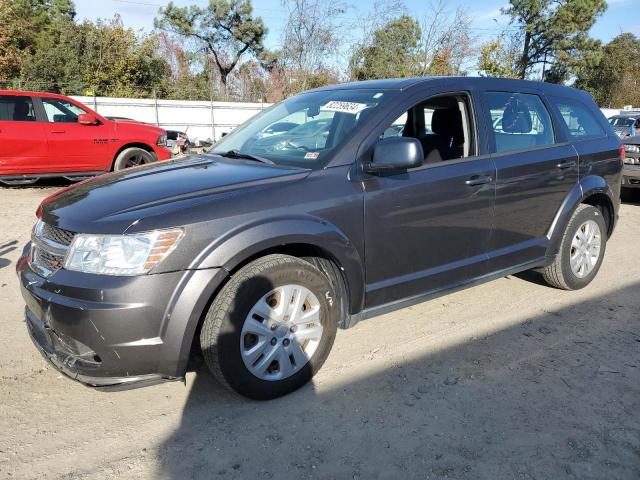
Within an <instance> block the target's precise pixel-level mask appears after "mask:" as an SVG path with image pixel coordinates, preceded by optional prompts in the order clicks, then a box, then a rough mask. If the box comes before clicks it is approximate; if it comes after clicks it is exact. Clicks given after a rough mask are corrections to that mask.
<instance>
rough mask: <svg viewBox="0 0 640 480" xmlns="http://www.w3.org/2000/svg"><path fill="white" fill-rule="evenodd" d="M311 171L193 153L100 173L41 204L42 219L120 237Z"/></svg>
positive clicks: (80, 230)
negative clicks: (135, 226) (179, 211)
mask: <svg viewBox="0 0 640 480" xmlns="http://www.w3.org/2000/svg"><path fill="white" fill-rule="evenodd" d="M309 172H310V170H306V169H301V168H295V167H279V166H274V165H267V164H262V163H258V162H253V161H250V160H231V159H226V158H222V157H219V156H217V155H196V156H190V157H183V158H180V159H177V160H171V161H168V162H161V163H153V164H150V165H144V166H142V167H136V168H130V169H127V170H123V171H121V172H116V173H111V174H106V175H101V176H99V177H95V178H92V179H90V180H86V181H84V182H81V183H78V184H76V185H73V186H71V187H67V188H64V189H62V190H59V191H58V192H56V193H54V194H53V195H51V196H50V197H47V198H45V199H44V200H43V202H42V204H41V205H40V207H39V213H40V215H41V216H42V219H43V220H44V221H45V222H46V223H49V224H51V225H56V226H58V227H60V228H64V229H66V230H71V231H74V232H83V233H122V232H123V231H124V230H126V228H128V227H129V226H130V225H131V224H132V222H134V221H136V220H139V219H141V218H144V217H145V216H146V215H149V214H151V212H153V213H154V214H157V212H158V210H159V209H164V210H171V208H172V206H176V205H180V208H188V207H189V205H196V204H200V203H202V202H210V201H212V200H214V199H215V198H216V197H217V196H220V195H226V194H229V193H231V192H233V193H237V192H238V191H241V190H244V189H255V188H267V187H271V186H273V185H274V184H278V183H280V182H285V181H287V182H288V181H293V180H296V179H300V178H304V177H306V176H307V175H308V174H309Z"/></svg>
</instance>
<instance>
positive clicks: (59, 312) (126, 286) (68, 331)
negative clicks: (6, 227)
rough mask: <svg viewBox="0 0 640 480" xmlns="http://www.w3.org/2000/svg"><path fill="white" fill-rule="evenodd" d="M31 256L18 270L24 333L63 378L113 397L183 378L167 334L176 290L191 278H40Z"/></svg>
mask: <svg viewBox="0 0 640 480" xmlns="http://www.w3.org/2000/svg"><path fill="white" fill-rule="evenodd" d="M28 252H29V247H27V248H26V249H25V252H24V255H23V258H22V259H21V260H20V261H19V262H18V264H17V271H18V276H19V278H20V284H21V291H22V296H23V297H24V300H25V303H26V307H25V319H26V323H27V328H28V330H29V334H30V336H31V339H32V340H33V342H34V344H35V345H36V347H37V348H38V350H39V351H40V352H41V353H42V355H43V356H44V357H45V358H46V359H47V361H49V362H50V364H51V365H53V366H54V367H55V368H56V369H57V370H58V371H60V372H61V373H63V374H64V375H66V376H68V377H70V378H72V379H74V380H77V381H79V382H81V383H83V384H85V385H88V386H92V387H97V388H101V389H109V390H121V389H129V388H135V387H141V386H147V385H152V384H156V383H160V382H164V381H170V380H176V379H179V378H181V377H182V376H183V375H184V372H183V371H181V369H180V367H179V364H180V361H181V359H180V358H179V356H178V354H177V353H176V349H175V348H173V347H174V346H175V345H172V344H168V343H171V342H170V341H169V342H167V330H168V329H170V328H169V325H168V323H169V319H170V318H171V314H170V313H168V312H169V311H170V304H171V303H172V300H173V299H174V291H175V290H176V287H177V286H178V285H179V284H180V282H181V279H183V278H184V277H185V275H186V272H172V273H162V274H155V275H141V276H137V277H115V276H107V275H92V274H83V273H79V272H69V271H66V270H64V269H61V270H58V271H57V272H56V273H54V274H53V275H52V276H50V277H49V278H43V277H41V276H39V275H38V274H36V273H35V272H34V271H33V270H32V269H31V268H30V267H29V265H28V264H27V261H26V259H27V257H28ZM170 330H172V329H170Z"/></svg>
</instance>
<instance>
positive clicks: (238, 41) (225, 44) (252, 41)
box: [154, 0, 267, 92]
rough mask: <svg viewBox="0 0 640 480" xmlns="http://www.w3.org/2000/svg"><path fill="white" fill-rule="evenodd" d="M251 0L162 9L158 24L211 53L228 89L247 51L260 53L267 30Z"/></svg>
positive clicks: (217, 0)
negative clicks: (254, 12) (255, 15)
mask: <svg viewBox="0 0 640 480" xmlns="http://www.w3.org/2000/svg"><path fill="white" fill-rule="evenodd" d="M252 12H253V7H252V6H251V1H250V0H209V4H208V5H207V6H206V7H199V6H190V7H177V6H176V5H174V3H173V2H169V5H167V7H166V8H160V11H159V14H160V17H159V18H156V19H155V22H154V23H155V26H156V28H159V29H161V30H165V31H167V32H169V33H172V34H175V35H178V36H180V37H183V38H185V39H189V40H191V41H193V42H194V43H195V44H196V45H197V46H198V47H199V48H200V49H201V50H202V51H204V52H205V53H206V54H207V55H210V56H211V57H212V58H213V59H214V62H215V65H216V67H217V69H218V72H219V74H220V80H221V81H222V84H223V86H224V89H225V92H226V89H227V78H228V77H229V74H230V73H231V72H232V71H233V70H234V69H235V68H236V66H237V65H238V62H240V60H241V58H242V56H243V55H244V54H245V53H248V54H254V55H259V54H260V52H261V51H262V49H263V44H262V42H263V39H264V37H265V35H266V33H267V29H266V28H265V26H264V23H263V22H262V19H261V18H259V17H258V18H253V16H252Z"/></svg>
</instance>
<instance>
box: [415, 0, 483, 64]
mask: <svg viewBox="0 0 640 480" xmlns="http://www.w3.org/2000/svg"><path fill="white" fill-rule="evenodd" d="M428 10H429V12H430V13H429V15H427V16H425V18H424V19H423V21H422V24H421V30H422V36H421V38H420V42H419V49H420V56H419V64H420V67H419V70H418V73H419V74H420V75H464V74H465V71H464V65H465V63H466V62H467V60H469V59H470V58H472V57H475V55H476V52H475V49H474V48H473V46H472V45H473V38H472V37H471V35H470V33H469V32H470V31H471V30H470V27H471V19H470V18H469V16H468V15H467V13H466V11H465V10H464V9H461V8H457V9H456V10H455V11H454V12H453V14H451V13H450V12H449V11H448V10H447V7H446V3H445V2H444V1H443V0H438V1H436V2H432V3H430V4H429V9H428Z"/></svg>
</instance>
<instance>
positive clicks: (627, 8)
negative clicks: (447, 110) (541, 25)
mask: <svg viewBox="0 0 640 480" xmlns="http://www.w3.org/2000/svg"><path fill="white" fill-rule="evenodd" d="M168 3H169V0H75V4H76V11H77V14H78V19H79V20H84V19H89V20H96V19H97V18H112V17H113V15H114V14H116V13H118V14H120V16H121V17H122V19H123V21H124V24H125V25H126V26H130V27H132V28H134V29H135V30H140V29H143V30H145V31H146V32H150V31H151V30H152V29H153V18H154V17H155V16H156V15H157V12H158V9H159V8H160V7H161V6H164V5H166V4H168ZM174 3H176V4H177V5H179V6H187V5H193V4H198V5H201V6H204V5H206V4H207V3H208V0H174ZM345 3H347V4H349V5H351V7H350V8H349V9H348V10H347V12H346V13H345V14H344V16H345V17H348V18H347V19H348V20H354V21H357V19H358V18H359V17H360V16H362V15H366V13H367V11H368V9H369V8H371V7H370V6H371V4H372V3H373V2H372V0H351V1H349V0H346V2H345ZM404 3H405V5H406V6H407V9H408V10H409V13H410V14H412V15H413V16H415V17H416V18H418V19H420V18H422V17H424V16H425V15H426V14H427V13H428V6H429V3H430V2H429V1H425V0H405V1H404ZM608 3H609V8H608V9H607V11H606V12H605V13H604V15H602V16H601V17H600V18H599V19H598V20H597V22H596V24H595V25H594V26H593V28H592V30H591V35H592V36H593V37H595V38H599V39H600V40H602V41H603V42H608V41H609V40H611V39H612V38H613V37H615V36H616V35H618V34H619V33H621V32H632V33H634V34H636V35H640V0H609V1H608ZM446 4H447V7H448V8H449V9H451V10H455V8H456V7H463V8H465V9H466V10H467V12H468V14H469V15H470V17H471V18H472V19H473V23H472V27H471V28H472V33H473V34H474V35H475V36H477V37H478V38H479V41H482V40H486V39H488V38H491V37H493V36H495V35H497V34H499V33H500V31H501V30H502V27H504V26H506V25H507V24H508V19H507V18H506V17H504V16H502V15H501V14H500V8H501V7H504V6H506V5H507V1H506V0H476V1H470V0H467V1H464V0H449V1H447V2H446ZM253 7H254V13H255V15H256V16H260V17H262V19H263V20H264V22H265V24H266V25H267V27H268V29H269V33H268V35H267V38H266V41H265V46H266V47H267V48H269V49H274V48H277V47H278V45H280V43H281V38H282V29H283V25H284V22H285V21H286V18H285V17H286V16H285V15H284V13H283V8H282V6H281V3H280V0H253Z"/></svg>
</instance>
